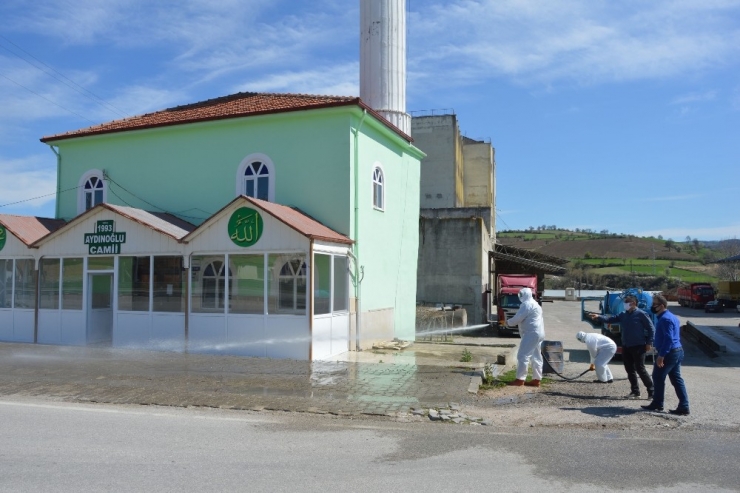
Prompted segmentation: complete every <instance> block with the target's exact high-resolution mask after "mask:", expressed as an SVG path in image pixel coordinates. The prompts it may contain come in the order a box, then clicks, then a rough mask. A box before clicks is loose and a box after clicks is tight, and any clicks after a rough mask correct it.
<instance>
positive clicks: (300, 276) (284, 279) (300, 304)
mask: <svg viewBox="0 0 740 493" xmlns="http://www.w3.org/2000/svg"><path fill="white" fill-rule="evenodd" d="M278 283H279V286H280V289H279V291H278V307H279V309H280V311H305V310H306V262H305V261H304V260H303V259H293V260H290V261H289V262H286V263H285V264H283V267H282V268H281V269H280V274H279V276H278Z"/></svg>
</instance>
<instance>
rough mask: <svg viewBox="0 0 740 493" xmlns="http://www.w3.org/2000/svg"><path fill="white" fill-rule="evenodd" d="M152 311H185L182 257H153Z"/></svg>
mask: <svg viewBox="0 0 740 493" xmlns="http://www.w3.org/2000/svg"><path fill="white" fill-rule="evenodd" d="M152 295H153V296H154V311H155V312H177V313H182V312H184V311H185V273H184V271H183V268H182V257H154V290H153V292H152Z"/></svg>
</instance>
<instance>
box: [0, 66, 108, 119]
mask: <svg viewBox="0 0 740 493" xmlns="http://www.w3.org/2000/svg"><path fill="white" fill-rule="evenodd" d="M0 77H3V78H5V79H8V80H9V81H10V82H12V83H13V84H16V85H18V86H20V87H22V88H23V89H25V90H26V91H28V92H30V93H33V94H35V95H36V96H38V97H40V98H41V99H45V100H46V101H48V102H50V103H51V104H53V105H54V106H57V107H59V108H61V109H63V110H64V111H68V112H70V113H72V114H73V115H75V116H78V117H80V118H82V119H83V120H87V121H88V122H90V123H92V124H93V125H95V124H96V123H97V122H94V121H92V120H90V119H89V118H85V117H84V116H82V115H80V114H79V113H75V112H74V111H72V110H70V109H69V108H65V107H64V106H62V105H61V104H58V103H55V102H54V101H52V100H51V99H49V98H47V97H46V96H42V95H41V94H39V93H37V92H36V91H34V90H33V89H30V88H28V87H26V86H24V85H23V84H21V83H20V82H16V81H14V80H13V79H11V78H10V77H8V76H7V75H4V74H0Z"/></svg>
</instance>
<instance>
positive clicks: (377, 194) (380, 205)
mask: <svg viewBox="0 0 740 493" xmlns="http://www.w3.org/2000/svg"><path fill="white" fill-rule="evenodd" d="M383 187H384V180H383V171H382V170H381V169H380V168H378V167H376V168H375V170H373V207H375V208H376V209H380V210H381V211H382V210H384V208H385V204H384V197H383Z"/></svg>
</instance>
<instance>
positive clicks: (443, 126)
mask: <svg viewBox="0 0 740 493" xmlns="http://www.w3.org/2000/svg"><path fill="white" fill-rule="evenodd" d="M411 135H412V137H413V138H414V143H415V145H416V146H417V147H419V149H422V150H423V151H424V153H425V154H426V155H427V156H426V157H425V158H424V159H423V161H422V168H421V185H420V187H419V191H420V194H421V196H420V198H419V202H420V204H421V209H420V213H419V214H420V218H419V265H418V268H417V273H418V274H417V302H418V303H421V304H434V303H445V304H454V305H460V306H462V307H464V308H465V309H466V310H467V312H468V321H469V322H470V323H471V324H479V323H487V321H488V318H489V312H490V309H489V307H488V306H489V305H490V303H489V302H488V301H487V292H488V291H489V289H490V286H491V284H492V280H491V266H490V256H489V252H490V251H491V250H492V246H493V244H494V243H495V231H496V226H495V188H494V186H495V178H494V177H495V157H494V149H493V147H492V146H491V143H490V142H483V141H477V140H473V139H469V138H467V137H463V136H462V135H461V134H460V128H459V125H458V122H457V117H456V115H454V114H443V115H428V116H415V117H413V118H412V121H411Z"/></svg>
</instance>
